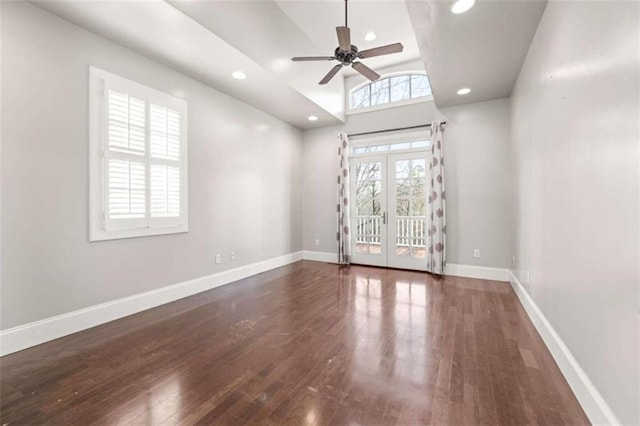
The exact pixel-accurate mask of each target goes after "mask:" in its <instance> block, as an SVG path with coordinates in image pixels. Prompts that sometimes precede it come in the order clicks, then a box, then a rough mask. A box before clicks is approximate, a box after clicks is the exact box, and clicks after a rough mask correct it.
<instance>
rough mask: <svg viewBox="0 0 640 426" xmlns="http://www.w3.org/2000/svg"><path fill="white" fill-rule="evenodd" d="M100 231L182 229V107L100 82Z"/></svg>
mask: <svg viewBox="0 0 640 426" xmlns="http://www.w3.org/2000/svg"><path fill="white" fill-rule="evenodd" d="M104 94H105V128H104V129H103V134H104V136H105V141H104V147H103V149H104V179H105V185H104V191H103V192H104V198H105V209H104V229H105V230H106V231H117V230H133V229H142V228H161V227H175V226H180V225H182V224H185V223H186V219H185V217H186V208H184V204H183V201H184V200H183V197H186V195H185V194H182V190H183V188H185V187H186V186H185V185H183V182H184V180H185V179H186V170H185V167H183V165H184V164H185V162H184V160H185V158H184V157H185V155H184V151H185V150H184V146H183V138H184V137H185V133H186V131H185V128H184V125H185V123H184V122H183V118H182V116H183V111H184V103H183V102H182V101H179V100H176V99H174V98H171V97H169V96H166V97H162V96H158V95H155V94H150V93H145V92H144V90H142V89H141V88H140V87H139V86H138V85H135V84H127V82H126V81H110V80H109V81H105V91H104Z"/></svg>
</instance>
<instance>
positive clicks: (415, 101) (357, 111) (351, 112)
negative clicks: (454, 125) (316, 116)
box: [346, 96, 433, 115]
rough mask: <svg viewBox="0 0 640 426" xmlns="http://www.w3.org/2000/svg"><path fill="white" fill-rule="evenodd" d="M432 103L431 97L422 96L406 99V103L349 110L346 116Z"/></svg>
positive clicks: (399, 102) (400, 102)
mask: <svg viewBox="0 0 640 426" xmlns="http://www.w3.org/2000/svg"><path fill="white" fill-rule="evenodd" d="M432 101H433V96H422V97H420V98H414V99H407V100H406V101H398V102H393V103H388V104H382V105H375V106H370V107H366V108H358V109H349V110H347V112H346V115H356V114H362V113H365V112H373V111H381V110H383V109H392V108H397V107H403V106H407V105H414V104H420V103H426V102H432Z"/></svg>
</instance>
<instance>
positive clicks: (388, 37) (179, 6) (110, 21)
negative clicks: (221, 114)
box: [33, 0, 546, 128]
mask: <svg viewBox="0 0 640 426" xmlns="http://www.w3.org/2000/svg"><path fill="white" fill-rule="evenodd" d="M33 2H34V3H35V4H37V5H38V6H40V7H42V8H44V9H46V10H48V11H50V12H52V13H54V14H56V15H58V16H60V17H62V18H64V19H66V20H68V21H70V22H72V23H75V24H77V25H79V26H82V27H84V28H86V29H88V30H90V31H92V32H95V33H97V34H100V35H102V36H104V37H106V38H109V39H111V40H113V41H115V42H117V43H119V44H122V45H124V46H126V47H129V48H131V49H134V50H136V51H138V52H140V53H142V54H143V55H146V56H149V57H151V58H153V59H155V60H157V61H159V62H161V63H164V64H166V65H168V66H170V67H172V68H174V69H176V70H178V71H180V72H182V73H184V74H187V75H189V76H191V77H193V78H195V79H197V80H200V81H202V82H203V83H205V84H208V85H210V86H212V87H214V88H216V89H218V90H221V91H223V92H225V93H227V94H229V95H231V96H233V97H236V98H238V99H240V100H242V101H244V102H246V103H248V104H251V105H253V106H255V107H257V108H260V109H263V110H265V111H268V112H270V113H271V114H272V115H274V116H276V117H278V118H280V119H282V120H284V121H287V122H289V123H291V124H293V125H295V126H297V127H300V128H310V127H319V126H326V125H333V124H338V123H341V122H343V121H344V118H345V115H344V104H345V102H344V79H343V77H344V76H348V75H350V74H353V70H350V69H347V68H346V67H345V68H344V69H343V71H342V73H341V75H340V76H339V77H336V78H334V79H333V80H332V81H331V83H330V84H328V85H326V86H319V85H318V84H317V82H318V81H319V80H320V79H321V78H322V77H323V76H324V75H325V74H326V73H327V71H328V70H329V68H330V67H331V66H332V65H333V63H331V62H305V63H300V62H298V63H292V62H291V61H290V58H291V57H292V56H310V55H313V56H327V55H331V54H332V53H333V50H334V49H335V47H336V45H337V40H336V35H335V27H336V26H339V25H342V24H343V23H344V2H343V0H323V1H313V0H312V1H307V0H247V1H237V0H233V1H231V0H229V1H226V0H216V1H211V0H148V1H143V2H118V1H101V0H85V1H81V2H71V1H66V0H47V1H37V0H33ZM545 4H546V0H521V1H513V2H505V1H493V0H478V3H477V4H476V5H475V7H473V8H472V9H471V10H470V11H469V12H467V13H465V14H461V15H453V14H452V13H451V12H450V11H449V7H450V5H451V1H438V0H406V1H402V0H388V1H371V0H351V1H349V27H350V28H351V32H352V43H353V44H355V45H356V46H358V48H359V49H361V50H362V49H366V48H370V47H375V46H378V45H383V44H388V43H393V42H397V41H400V42H402V43H403V45H404V46H405V49H404V51H403V52H402V53H397V54H393V55H389V56H385V57H379V58H371V59H368V60H366V63H367V65H369V66H370V67H372V68H374V69H376V68H382V67H386V66H392V65H394V66H395V65H397V64H401V63H404V62H408V61H411V60H415V59H417V58H421V59H422V60H423V62H424V63H425V66H426V69H427V72H428V74H429V76H430V79H431V85H432V88H433V92H434V97H435V101H436V104H437V105H438V106H449V105H456V104H460V103H467V102H475V101H480V100H487V99H495V98H499V97H505V96H508V95H509V94H510V92H511V89H512V88H513V84H514V82H515V79H516V77H517V75H518V72H519V69H520V66H521V65H522V62H523V60H524V57H525V55H526V53H527V50H528V47H529V43H530V41H531V39H532V37H533V34H534V33H535V29H536V28H537V25H538V22H539V20H540V17H541V15H542V12H543V10H544V6H545ZM367 32H374V33H375V34H376V39H375V40H372V41H366V40H365V39H364V36H365V34H366V33H367ZM237 70H242V71H243V72H244V73H245V74H246V75H247V79H245V80H236V79H234V78H232V76H231V74H232V73H233V72H234V71H237ZM462 86H468V87H470V88H471V89H472V91H471V93H470V94H469V95H466V96H464V97H461V96H458V95H456V94H455V92H456V90H457V89H458V88H459V87H462ZM309 115H315V116H317V117H318V118H319V119H318V121H315V122H311V121H309V120H308V119H307V117H308V116H309Z"/></svg>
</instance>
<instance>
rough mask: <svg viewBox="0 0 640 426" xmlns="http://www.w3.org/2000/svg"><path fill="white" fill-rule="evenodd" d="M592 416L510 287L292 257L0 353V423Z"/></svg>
mask: <svg viewBox="0 0 640 426" xmlns="http://www.w3.org/2000/svg"><path fill="white" fill-rule="evenodd" d="M354 423H357V424H362V425H398V426H402V425H416V424H437V425H443V424H449V425H474V424H482V425H484V424H486V425H493V424H504V425H516V424H517V425H520V424H540V425H543V424H549V425H559V424H567V425H582V424H588V423H589V422H588V419H587V418H586V416H585V414H584V412H583V411H582V409H581V408H580V405H579V404H578V402H577V401H576V399H575V397H574V395H573V394H572V393H571V390H570V388H569V386H568V384H567V383H566V381H565V380H564V378H563V376H562V374H561V373H560V370H559V369H558V367H557V365H556V364H555V362H554V361H553V358H552V357H551V355H550V353H549V351H548V350H547V348H546V347H545V346H544V343H543V342H542V339H541V338H540V336H539V335H538V334H537V332H536V330H535V328H534V326H533V325H532V324H531V322H530V321H529V319H528V317H527V316H526V313H525V312H524V310H523V308H522V306H521V305H520V303H519V301H518V299H517V297H516V296H515V294H514V293H513V291H512V289H511V287H510V286H509V285H508V284H507V283H500V282H494V281H483V280H474V279H465V278H456V277H445V278H438V277H434V276H431V275H429V274H425V273H420V272H412V271H400V270H390V269H382V268H371V267H363V266H351V267H343V266H338V265H331V264H324V263H318V262H311V261H302V262H297V263H295V264H292V265H288V266H286V267H282V268H278V269H275V270H273V271H269V272H266V273H263V274H260V275H257V276H255V277H251V278H248V279H245V280H242V281H240V282H238V283H234V284H233V285H228V286H224V287H220V288H217V289H214V290H211V291H207V292H204V293H200V294H198V295H195V296H192V297H188V298H185V299H181V300H178V301H176V302H173V303H170V304H167V305H163V306H160V307H157V308H154V309H151V310H148V311H145V312H141V313H139V314H136V315H132V316H130V317H127V318H122V319H120V320H117V321H114V322H111V323H108V324H104V325H102V326H99V327H95V328H93V329H90V330H86V331H83V332H81V333H77V334H74V335H71V336H67V337H65V338H62V339H58V340H55V341H52V342H49V343H46V344H43V345H40V346H37V347H34V348H31V349H27V350H25V351H22V352H18V353H15V354H12V355H8V356H5V357H3V358H0V424H2V425H5V424H7V425H13V424H20V425H22V424H38V425H39V424H65V425H89V424H96V425H113V424H123V425H138V424H153V425H200V424H202V425H209V424H223V425H225V424H228V425H238V424H260V425H270V424H273V425H276V424H277V425H281V424H295V425H299V424H305V425H343V424H344V425H347V424H354Z"/></svg>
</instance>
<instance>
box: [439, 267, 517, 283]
mask: <svg viewBox="0 0 640 426" xmlns="http://www.w3.org/2000/svg"><path fill="white" fill-rule="evenodd" d="M444 273H445V275H452V276H454V277H465V278H478V279H481V280H493V281H504V282H507V281H509V270H508V269H503V268H490V267H488V266H474V265H456V264H455V263H447V266H446V268H445V271H444Z"/></svg>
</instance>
